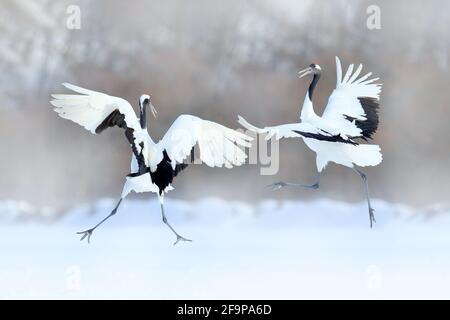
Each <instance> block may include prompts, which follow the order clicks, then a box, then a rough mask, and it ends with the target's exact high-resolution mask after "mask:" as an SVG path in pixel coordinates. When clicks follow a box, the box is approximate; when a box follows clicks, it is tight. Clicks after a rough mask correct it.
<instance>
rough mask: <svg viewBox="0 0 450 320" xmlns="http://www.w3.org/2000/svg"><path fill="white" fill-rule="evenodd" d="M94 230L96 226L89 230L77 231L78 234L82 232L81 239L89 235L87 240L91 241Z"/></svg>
mask: <svg viewBox="0 0 450 320" xmlns="http://www.w3.org/2000/svg"><path fill="white" fill-rule="evenodd" d="M94 230H95V228H94V229H89V230H86V231H80V232H77V234H81V235H82V237H81V239H80V241H83V240H84V239H85V238H86V237H87V242H88V243H91V236H92V232H94Z"/></svg>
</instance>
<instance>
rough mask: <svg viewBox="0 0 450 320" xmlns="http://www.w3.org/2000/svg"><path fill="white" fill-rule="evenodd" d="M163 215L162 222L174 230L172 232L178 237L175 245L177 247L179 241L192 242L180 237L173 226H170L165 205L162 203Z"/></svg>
mask: <svg viewBox="0 0 450 320" xmlns="http://www.w3.org/2000/svg"><path fill="white" fill-rule="evenodd" d="M161 215H162V221H163V222H164V223H165V224H166V225H167V226H168V227H169V228H170V230H172V232H173V233H174V234H175V235H176V236H177V240H176V241H175V242H174V244H173V245H176V244H177V243H178V242H179V241H192V240H189V239H186V238H185V237H182V236H180V235H179V234H178V233H177V232H176V231H175V229H174V228H172V226H171V225H170V224H169V222H168V221H167V218H166V215H165V213H164V205H163V204H162V203H161Z"/></svg>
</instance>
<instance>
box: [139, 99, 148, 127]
mask: <svg viewBox="0 0 450 320" xmlns="http://www.w3.org/2000/svg"><path fill="white" fill-rule="evenodd" d="M140 107H141V112H140V118H139V122H140V123H141V128H142V129H146V128H147V114H146V109H147V108H146V104H145V103H144V104H142V105H140Z"/></svg>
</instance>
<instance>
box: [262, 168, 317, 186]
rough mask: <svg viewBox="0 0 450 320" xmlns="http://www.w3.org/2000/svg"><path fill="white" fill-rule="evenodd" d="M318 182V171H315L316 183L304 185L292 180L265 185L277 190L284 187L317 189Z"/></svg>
mask: <svg viewBox="0 0 450 320" xmlns="http://www.w3.org/2000/svg"><path fill="white" fill-rule="evenodd" d="M319 183H320V172H317V179H316V183H314V184H311V185H305V184H300V183H292V182H282V181H281V182H277V183H274V184H269V185H268V186H267V187H268V188H270V189H272V190H278V189H281V188H285V187H302V188H308V189H314V190H316V189H319Z"/></svg>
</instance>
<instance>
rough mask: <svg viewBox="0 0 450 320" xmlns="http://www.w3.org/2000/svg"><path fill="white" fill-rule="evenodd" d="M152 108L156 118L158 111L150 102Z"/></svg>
mask: <svg viewBox="0 0 450 320" xmlns="http://www.w3.org/2000/svg"><path fill="white" fill-rule="evenodd" d="M150 110H151V111H152V114H153V116H154V117H155V118H156V115H157V114H158V112H157V111H156V108H155V106H154V105H153V104H152V103H151V102H150Z"/></svg>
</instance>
